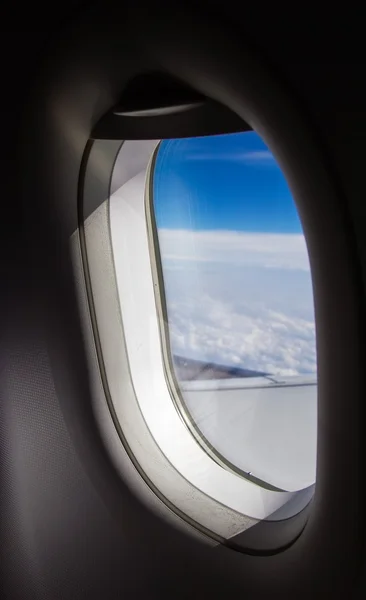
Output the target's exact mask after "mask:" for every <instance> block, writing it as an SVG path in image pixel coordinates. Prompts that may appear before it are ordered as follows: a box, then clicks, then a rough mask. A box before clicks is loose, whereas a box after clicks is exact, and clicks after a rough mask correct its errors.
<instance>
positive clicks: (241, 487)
mask: <svg viewBox="0 0 366 600" xmlns="http://www.w3.org/2000/svg"><path fill="white" fill-rule="evenodd" d="M101 144H102V146H101ZM103 144H106V145H107V146H106V147H108V142H102V141H100V142H94V143H93V146H92V150H91V152H90V154H93V148H94V151H95V155H96V157H94V161H95V160H98V157H99V156H100V151H101V148H103ZM126 144H127V142H126V143H125V144H123V145H122V146H121V148H126ZM118 155H119V153H118V151H117V152H116V155H115V157H114V158H113V159H112V157H110V158H109V165H110V166H109V171H106V173H107V172H108V173H109V179H108V185H107V187H106V186H104V189H103V186H101V187H100V189H99V190H97V192H98V194H99V197H100V202H99V208H98V209H97V210H93V209H95V206H96V204H98V202H96V201H95V198H92V196H93V194H94V195H95V192H96V187H95V185H94V181H93V178H92V177H91V179H90V181H89V180H88V173H89V174H92V172H93V157H92V159H91V160H89V161H86V162H85V182H84V187H83V199H82V203H83V208H82V210H81V211H80V217H81V229H80V233H81V238H83V239H84V242H83V244H82V245H83V246H84V253H83V261H84V268H85V269H86V270H87V272H88V273H89V275H90V281H89V286H88V293H89V302H90V304H91V306H92V307H93V310H94V311H95V315H94V318H93V319H92V324H93V327H94V335H96V336H97V338H98V340H99V341H98V344H97V347H96V351H97V354H98V356H99V364H102V366H103V370H104V372H105V378H104V388H105V391H106V397H107V399H108V405H109V410H110V412H111V414H112V420H113V422H114V427H116V428H117V432H118V435H119V437H120V440H121V441H122V445H123V447H124V448H125V449H126V451H127V454H128V456H129V457H130V460H132V461H133V463H134V465H135V468H136V470H137V471H138V473H139V476H140V477H142V478H143V479H144V481H145V482H146V484H147V485H148V487H149V488H150V490H152V491H153V493H154V494H155V495H156V496H157V497H159V498H160V500H161V502H162V503H164V505H165V506H167V507H168V509H169V510H170V511H172V512H173V513H175V514H177V515H178V517H179V519H181V520H184V521H186V522H188V523H189V524H190V525H191V526H192V527H193V528H194V530H196V531H201V532H202V533H203V534H204V535H205V536H206V537H207V538H209V539H211V540H214V541H216V543H217V542H220V543H224V544H228V543H229V544H231V545H235V544H234V542H232V541H231V540H232V539H235V536H237V535H239V534H240V533H241V532H243V531H245V530H247V529H248V527H252V526H253V525H254V526H256V523H257V522H261V521H262V519H265V521H262V522H263V523H265V522H267V521H266V519H268V522H269V523H274V522H278V523H280V522H281V521H283V520H286V521H292V519H293V527H292V528H291V536H293V537H291V538H290V539H289V537H288V536H285V538H283V537H282V536H280V542H279V539H278V537H277V538H276V539H275V540H273V541H272V542H271V541H268V540H266V544H265V545H266V546H267V545H268V548H266V551H269V552H273V551H278V547H277V544H279V545H280V546H281V547H283V546H284V545H286V544H288V543H292V542H293V540H294V538H295V537H296V536H297V535H298V533H299V529H298V528H299V527H300V529H302V528H303V527H304V520H305V522H306V519H307V515H308V511H307V507H308V506H309V502H310V500H311V498H312V494H313V490H312V489H307V490H305V491H300V492H297V493H296V492H295V493H292V492H283V493H280V492H273V491H271V490H266V489H262V488H260V487H259V486H257V485H255V484H253V483H251V482H249V481H247V480H245V479H244V478H241V477H238V475H236V474H234V473H232V472H230V471H228V470H227V469H223V468H222V467H221V466H219V465H218V464H217V462H216V461H214V460H212V457H209V456H208V455H207V453H206V452H205V451H204V450H203V448H202V446H201V445H199V444H198V443H197V441H196V440H195V439H194V438H193V436H192V435H191V433H190V431H189V430H188V429H187V427H186V425H185V423H184V422H183V421H182V419H181V417H180V414H179V412H178V411H177V410H176V408H175V406H174V405H173V403H172V401H171V396H170V393H169V390H168V388H167V387H166V380H165V373H164V361H163V357H162V353H161V352H159V357H160V361H161V375H162V376H163V380H164V385H165V387H166V398H168V400H169V406H170V409H171V410H172V412H173V413H174V418H175V419H176V424H179V427H180V428H181V429H180V431H181V434H182V435H183V436H186V439H187V436H188V438H189V445H190V447H191V449H192V448H193V449H194V452H195V456H196V457H200V458H199V461H198V462H197V460H196V458H195V459H194V460H193V461H191V466H192V465H193V466H194V468H195V469H196V474H195V478H196V479H195V481H192V476H191V474H190V473H188V478H187V471H185V472H182V469H181V468H180V467H178V468H177V464H176V463H175V461H174V459H173V461H172V456H171V452H172V450H174V447H176V445H177V439H176V438H174V439H173V440H172V441H173V443H171V444H170V448H167V446H166V445H165V446H164V444H163V443H162V440H161V439H157V437H159V436H157V435H156V430H155V431H154V424H153V422H152V421H151V414H150V420H149V415H148V413H147V411H146V406H147V405H148V404H151V398H148V403H145V407H144V406H143V405H142V403H141V397H139V392H138V390H136V388H135V385H136V376H135V379H134V369H133V366H132V365H131V360H128V359H127V356H128V351H129V348H128V344H129V341H128V336H127V335H126V330H125V327H124V326H122V327H121V324H120V323H117V322H116V321H115V322H114V323H113V325H112V321H113V318H112V313H113V311H111V310H108V311H107V312H106V311H105V308H106V304H105V302H106V296H111V289H114V290H115V292H114V294H113V295H114V296H116V297H117V298H115V299H116V300H117V303H118V306H119V308H118V311H119V315H118V319H120V318H121V313H122V314H123V310H124V309H123V306H122V304H123V302H122V303H121V297H120V289H119V288H118V283H117V277H116V269H117V265H116V249H115V247H114V244H113V231H112V229H113V227H111V220H110V211H111V203H110V202H111V199H110V198H109V189H110V186H111V179H112V171H113V166H114V164H115V161H116V158H117V156H118ZM103 163H104V165H106V161H103ZM149 166H150V167H151V159H150V164H149ZM145 189H146V186H145ZM106 190H107V200H106V199H105V198H106ZM111 198H113V194H112V196H111ZM84 201H85V204H86V205H84ZM140 202H141V204H140V209H141V210H142V211H143V221H144V223H143V225H144V226H143V228H142V230H143V231H144V236H145V242H146V252H145V256H144V260H145V261H146V264H147V265H148V268H149V271H150V274H151V294H152V296H151V297H152V300H153V310H154V313H155V320H156V332H157V336H158V338H159V339H158V340H156V341H158V343H159V344H160V341H161V340H160V333H159V331H160V328H159V326H158V323H157V316H156V304H155V295H154V282H153V277H152V273H151V262H150V261H151V257H150V251H149V239H150V238H149V235H148V230H147V226H146V211H145V203H146V198H145V194H144V195H143V197H142V198H141V199H140ZM88 205H89V206H90V208H91V210H90V209H88ZM103 206H104V207H106V208H105V209H104V208H103ZM98 211H101V214H103V213H104V216H103V217H102V218H101V215H100V214H99V215H98V214H97V213H98ZM90 212H91V214H90ZM93 222H94V226H93V225H92V223H93ZM96 222H98V228H97V229H95V223H96ZM93 227H94V229H93ZM125 227H126V230H125V232H124V233H127V232H128V229H130V228H131V223H127V222H125ZM103 228H104V233H103V236H104V240H103V245H104V246H105V245H107V246H108V252H109V259H108V260H109V261H112V263H113V277H114V282H109V283H108V284H106V280H105V276H106V272H107V271H108V267H106V264H104V265H103V264H102V263H101V257H103V260H105V258H106V255H107V254H108V253H107V252H106V251H105V249H104V251H103V252H101V248H99V249H98V248H97V246H96V231H98V232H99V233H100V232H101V231H102V230H103ZM122 233H123V232H122ZM119 234H121V232H119ZM134 234H135V235H136V231H135V232H134ZM120 237H121V235H120ZM109 276H110V277H111V276H112V275H111V271H110V274H109ZM135 279H136V278H135ZM131 283H132V285H133V282H132V281H131V279H130V280H129V281H128V282H126V289H130V286H131ZM101 295H104V297H103V298H102V297H101ZM118 297H119V301H118ZM144 298H145V296H144ZM121 306H122V309H121V308H120V307H121ZM106 315H107V320H108V324H107V321H106ZM116 316H117V315H116ZM135 325H136V322H135ZM112 331H113V335H112ZM135 333H136V330H135V329H134V336H135ZM112 338H113V339H112ZM117 346H119V347H120V348H122V346H124V350H123V352H124V353H125V354H124V356H125V357H126V359H127V363H129V367H128V373H129V374H130V381H131V384H132V388H131V385H130V392H131V389H132V390H133V392H134V393H133V394H132V395H131V393H130V392H129V393H128V397H129V401H128V402H127V401H126V392H127V389H126V387H124V388H123V389H124V391H123V392H122V388H121V387H120V385H121V381H120V382H118V381H116V379H118V376H117V377H116V370H115V366H114V365H113V361H115V356H116V348H117ZM121 351H122V350H121ZM125 384H126V382H124V383H123V386H125ZM123 397H125V400H124V402H121V399H122V398H123ZM98 402H99V403H100V399H99V401H98ZM132 407H133V409H134V410H135V413H134V416H131V413H129V414H127V413H128V411H130V410H131V409H132ZM97 410H98V412H100V405H99V408H98V409H97ZM126 410H127V413H126ZM138 413H140V415H141V417H142V419H141V418H138V417H137V414H138ZM138 419H139V420H138ZM148 437H149V438H150V441H149V444H150V446H149V447H150V450H149V451H147V450H146V449H147V446H146V443H147V442H146V440H147V438H148ZM151 443H152V446H151ZM165 443H166V440H165ZM141 447H145V450H144V448H143V452H142V454H141ZM153 447H157V451H158V453H159V452H160V458H157V455H155V458H153V457H152V452H153V451H152V450H151V448H153ZM113 455H114V459H115V460H116V462H117V464H118V465H119V469H120V472H121V474H122V475H123V476H125V473H126V469H125V466H123V465H122V463H121V458H120V457H119V456H118V455H117V454H116V451H115V449H114V450H113ZM163 456H164V457H166V458H167V459H168V464H169V465H170V466H173V470H174V471H175V473H176V476H175V480H174V479H173V477H172V480H171V481H168V480H167V479H168V478H167V476H166V473H164V465H163V459H162V457H163ZM182 456H184V453H183V455H182ZM165 460H166V459H165ZM202 460H203V461H206V467H207V464H209V470H207V472H206V474H205V476H206V479H205V485H202V481H201V479H202V468H201V467H200V465H202ZM154 461H155V462H154ZM157 461H160V467H159V468H158V471H156V462H157ZM208 461H209V463H208ZM173 463H175V464H173ZM186 463H187V465H189V461H186ZM187 465H186V468H187ZM212 469H213V470H214V471H215V473H216V475H214V476H212V473H211V471H212ZM217 474H219V477H217ZM176 477H178V480H177V479H176ZM177 481H180V482H181V483H180V484H179V483H177ZM182 485H183V486H184V485H185V486H186V487H185V490H186V491H182ZM173 489H174V493H173V496H172V491H173ZM235 490H236V491H235ZM248 490H250V493H249V494H248ZM139 494H140V495H141V491H140V492H139ZM179 494H181V497H179ZM230 494H231V496H230ZM253 494H254V495H253ZM142 496H144V494H142ZM280 496H281V498H280ZM243 498H245V501H244V500H243ZM268 503H269V504H268ZM265 506H267V508H265ZM210 507H211V508H210ZM215 507H216V508H215ZM273 545H275V546H276V547H275V548H273ZM244 546H245V547H246V543H245V542H244ZM246 549H247V551H251V550H250V548H248V547H246ZM253 551H254V552H257V551H259V552H262V551H263V548H262V547H260V549H259V550H253Z"/></svg>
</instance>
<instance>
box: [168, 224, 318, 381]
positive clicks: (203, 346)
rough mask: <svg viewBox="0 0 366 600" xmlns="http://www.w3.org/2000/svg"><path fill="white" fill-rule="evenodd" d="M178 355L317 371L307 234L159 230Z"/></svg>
mask: <svg viewBox="0 0 366 600" xmlns="http://www.w3.org/2000/svg"><path fill="white" fill-rule="evenodd" d="M159 239H160V248H161V255H162V261H163V272H164V280H165V288H166V297H167V303H168V316H169V323H170V331H171V344H172V350H173V352H174V353H175V354H180V355H184V356H187V357H191V358H197V359H200V360H209V361H215V362H218V363H221V364H226V365H238V366H239V365H240V366H242V367H243V368H248V369H257V370H264V371H268V372H270V373H273V374H282V375H297V374H300V373H315V372H316V352H315V325H314V315H313V299H312V288H311V280H310V269H309V263H308V257H307V251H306V245H305V241H304V238H303V236H302V235H274V234H249V233H236V232H224V231H219V232H216V231H208V232H191V231H184V230H179V231H176V230H160V232H159Z"/></svg>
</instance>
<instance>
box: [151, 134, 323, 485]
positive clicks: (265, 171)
mask: <svg viewBox="0 0 366 600" xmlns="http://www.w3.org/2000/svg"><path fill="white" fill-rule="evenodd" d="M148 183H149V185H150V193H149V194H147V214H148V219H150V220H151V236H152V244H151V246H152V250H151V253H152V261H153V263H154V265H155V268H156V270H157V273H158V280H159V286H158V289H157V303H158V305H159V306H160V309H159V310H160V313H159V310H158V313H159V314H160V330H161V339H162V347H163V354H164V360H165V370H166V377H167V381H168V384H169V387H170V392H171V395H172V399H173V401H174V403H175V404H176V407H177V410H179V412H180V414H181V416H182V418H183V419H184V421H185V423H186V425H187V426H188V427H189V428H190V430H191V432H192V434H193V435H194V436H195V437H196V440H197V442H198V443H200V444H202V445H203V447H204V448H205V449H206V451H207V452H208V453H210V455H211V456H212V457H213V458H214V460H216V461H217V462H219V464H221V465H222V466H223V467H224V468H227V469H229V470H232V471H234V472H236V473H237V474H238V475H240V476H242V477H244V478H247V479H251V480H253V481H254V482H256V483H258V484H260V485H262V486H265V487H267V488H270V489H278V490H286V491H297V490H300V489H303V488H306V487H308V486H310V485H312V484H313V483H314V482H315V467H316V435H317V431H316V420H317V414H316V413H317V379H316V373H317V362H316V347H315V321H314V310H313V293H312V283H311V273H310V266H309V260H308V253H307V247H306V241H305V238H304V234H303V231H302V227H301V223H300V219H299V216H298V213H297V210H296V206H295V203H294V201H293V199H292V196H291V193H290V190H289V188H288V186H287V183H286V180H285V178H284V176H283V174H282V172H281V170H280V168H279V166H278V165H277V163H276V161H275V159H274V157H273V155H272V153H271V152H270V151H269V149H268V148H267V147H266V146H265V144H264V143H263V141H262V140H261V138H260V137H259V136H258V135H257V134H256V133H255V132H245V133H237V134H228V135H218V136H210V137H204V138H202V137H198V138H189V139H175V140H174V139H173V140H163V141H161V142H160V144H159V145H158V147H157V149H156V150H155V154H154V159H153V163H152V167H151V176H150V181H149V182H148Z"/></svg>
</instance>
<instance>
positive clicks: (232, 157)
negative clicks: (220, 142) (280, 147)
mask: <svg viewBox="0 0 366 600" xmlns="http://www.w3.org/2000/svg"><path fill="white" fill-rule="evenodd" d="M186 160H194V161H196V160H209V161H212V160H216V161H220V162H222V161H225V162H240V163H245V164H250V165H253V164H260V165H261V166H263V165H271V164H276V161H275V158H274V156H273V154H272V153H271V152H270V151H269V150H253V151H250V152H235V153H230V152H221V153H220V152H216V153H214V152H212V153H209V152H194V153H192V154H188V155H187V156H186Z"/></svg>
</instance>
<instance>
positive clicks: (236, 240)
mask: <svg viewBox="0 0 366 600" xmlns="http://www.w3.org/2000/svg"><path fill="white" fill-rule="evenodd" d="M159 240H160V248H161V251H162V254H163V255H164V259H165V260H175V261H193V262H209V263H227V264H230V265H237V266H239V265H242V266H258V267H261V268H276V269H294V270H303V271H309V270H310V268H309V261H308V255H307V249H306V244H305V240H304V236H303V235H300V234H286V235H284V234H267V233H241V232H236V231H196V232H191V231H187V230H184V229H180V230H177V229H160V231H159Z"/></svg>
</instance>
